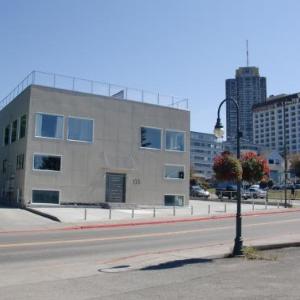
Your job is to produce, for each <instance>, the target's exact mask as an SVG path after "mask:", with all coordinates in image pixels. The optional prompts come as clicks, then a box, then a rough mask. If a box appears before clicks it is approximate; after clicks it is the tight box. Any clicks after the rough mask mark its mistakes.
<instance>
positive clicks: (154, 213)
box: [153, 207, 156, 218]
mask: <svg viewBox="0 0 300 300" xmlns="http://www.w3.org/2000/svg"><path fill="white" fill-rule="evenodd" d="M155 216H156V210H155V207H154V208H153V218H155Z"/></svg>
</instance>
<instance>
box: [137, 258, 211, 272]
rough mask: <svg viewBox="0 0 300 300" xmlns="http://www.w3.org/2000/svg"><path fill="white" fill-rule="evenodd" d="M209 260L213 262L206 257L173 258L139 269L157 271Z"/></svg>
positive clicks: (208, 261)
mask: <svg viewBox="0 0 300 300" xmlns="http://www.w3.org/2000/svg"><path fill="white" fill-rule="evenodd" d="M211 262H213V260H212V259H206V258H190V259H181V260H173V261H168V262H165V263H161V264H158V265H153V266H148V267H144V268H142V269H140V271H155V270H156V271H157V270H166V269H174V268H180V267H183V266H186V265H192V264H203V263H211Z"/></svg>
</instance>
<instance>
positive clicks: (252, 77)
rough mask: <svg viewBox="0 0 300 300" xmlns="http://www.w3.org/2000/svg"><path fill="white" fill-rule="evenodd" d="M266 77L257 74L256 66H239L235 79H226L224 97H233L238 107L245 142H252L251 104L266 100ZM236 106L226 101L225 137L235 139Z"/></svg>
mask: <svg viewBox="0 0 300 300" xmlns="http://www.w3.org/2000/svg"><path fill="white" fill-rule="evenodd" d="M266 96H267V87H266V78H265V77H261V76H260V75H259V69H258V68H256V67H241V68H238V69H237V70H236V75H235V79H227V80H226V98H233V99H234V100H236V101H237V103H238V104H239V108H240V129H241V131H242V133H243V141H245V143H253V125H252V113H251V112H252V106H253V105H254V104H257V103H263V102H265V101H266ZM236 122H237V119H236V108H235V106H234V105H233V103H232V102H230V101H227V102H226V138H227V140H235V139H236Z"/></svg>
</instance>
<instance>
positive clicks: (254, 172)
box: [241, 152, 270, 183]
mask: <svg viewBox="0 0 300 300" xmlns="http://www.w3.org/2000/svg"><path fill="white" fill-rule="evenodd" d="M241 164H242V169H243V180H245V181H248V182H250V183H255V182H258V181H260V180H262V179H264V180H265V181H266V178H265V177H268V176H269V173H270V168H269V165H268V163H267V161H266V160H265V159H264V158H263V157H261V156H259V155H257V154H256V153H254V152H246V153H244V154H243V155H242V156H241Z"/></svg>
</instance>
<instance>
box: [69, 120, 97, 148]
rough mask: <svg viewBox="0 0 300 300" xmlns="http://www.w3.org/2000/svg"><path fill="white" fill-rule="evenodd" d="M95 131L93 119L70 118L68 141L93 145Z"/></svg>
mask: <svg viewBox="0 0 300 300" xmlns="http://www.w3.org/2000/svg"><path fill="white" fill-rule="evenodd" d="M93 131H94V121H93V120H92V119H85V118H78V117H69V118H68V140H71V141H79V142H87V143H92V142H93V134H94V133H93Z"/></svg>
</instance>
